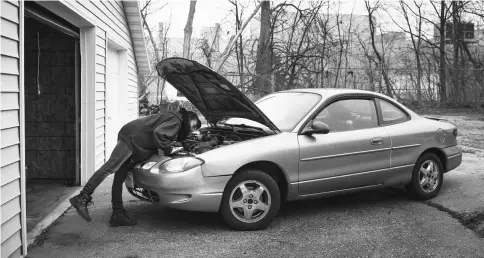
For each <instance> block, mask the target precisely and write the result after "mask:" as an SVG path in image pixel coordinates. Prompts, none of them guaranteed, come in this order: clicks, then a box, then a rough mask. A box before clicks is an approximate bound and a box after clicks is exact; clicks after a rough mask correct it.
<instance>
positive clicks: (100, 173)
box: [81, 140, 135, 209]
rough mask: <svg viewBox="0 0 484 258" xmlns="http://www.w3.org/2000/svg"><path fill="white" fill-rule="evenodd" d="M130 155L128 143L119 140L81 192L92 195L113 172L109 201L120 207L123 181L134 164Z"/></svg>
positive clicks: (121, 205) (114, 206)
mask: <svg viewBox="0 0 484 258" xmlns="http://www.w3.org/2000/svg"><path fill="white" fill-rule="evenodd" d="M131 155H132V152H131V150H130V149H129V147H128V145H127V144H126V143H125V142H124V141H123V140H119V141H118V143H117V144H116V146H115V147H114V149H113V152H112V153H111V156H110V157H109V160H108V161H107V162H106V163H104V165H102V166H101V167H100V168H99V169H98V170H97V171H96V172H95V173H94V174H93V175H92V177H91V178H90V179H89V181H88V182H87V184H86V185H85V186H84V189H82V191H81V192H82V193H84V194H87V195H92V194H93V193H94V190H96V188H97V187H98V186H99V185H100V184H101V183H102V181H104V179H106V177H107V176H108V175H110V174H113V173H115V174H114V180H113V186H112V189H111V202H112V204H113V209H116V208H122V207H123V182H124V180H125V179H126V176H127V175H128V170H130V169H131V168H133V167H134V165H135V164H134V162H132V161H131V159H130V157H131Z"/></svg>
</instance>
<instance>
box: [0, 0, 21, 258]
mask: <svg viewBox="0 0 484 258" xmlns="http://www.w3.org/2000/svg"><path fill="white" fill-rule="evenodd" d="M20 22H21V19H20V3H19V2H17V1H12V2H7V1H1V46H2V47H1V67H2V69H1V84H0V85H1V89H0V90H1V102H0V103H1V104H0V108H1V140H0V145H1V158H0V163H1V165H0V166H1V170H0V173H1V175H0V181H1V183H0V184H1V194H0V196H1V216H0V217H1V236H0V241H1V257H19V256H21V246H22V233H21V226H22V222H21V219H22V215H23V214H21V212H20V211H21V181H20V177H21V170H20V167H21V151H22V148H21V141H20V139H21V130H20V122H21V121H20V104H21V103H20V93H21V89H20V74H21V67H20V64H21V62H20V57H21V56H20V55H21V51H20V44H19V43H20V37H21V29H20Z"/></svg>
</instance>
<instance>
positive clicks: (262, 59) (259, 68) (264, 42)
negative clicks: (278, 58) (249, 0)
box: [254, 0, 273, 97]
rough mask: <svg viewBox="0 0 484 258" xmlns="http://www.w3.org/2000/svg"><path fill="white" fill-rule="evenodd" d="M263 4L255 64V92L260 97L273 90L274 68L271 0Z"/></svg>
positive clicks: (265, 0)
mask: <svg viewBox="0 0 484 258" xmlns="http://www.w3.org/2000/svg"><path fill="white" fill-rule="evenodd" d="M261 4H262V5H261V26H260V36H259V46H258V49H257V61H256V66H255V73H256V79H255V82H254V85H255V88H256V89H257V92H255V94H256V95H258V96H259V97H262V96H264V95H266V94H268V93H271V92H273V88H272V82H271V72H270V71H271V69H272V57H271V51H270V41H269V39H270V33H271V2H270V1H267V0H264V1H262V2H261Z"/></svg>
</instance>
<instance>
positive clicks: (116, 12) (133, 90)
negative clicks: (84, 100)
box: [68, 1, 138, 169]
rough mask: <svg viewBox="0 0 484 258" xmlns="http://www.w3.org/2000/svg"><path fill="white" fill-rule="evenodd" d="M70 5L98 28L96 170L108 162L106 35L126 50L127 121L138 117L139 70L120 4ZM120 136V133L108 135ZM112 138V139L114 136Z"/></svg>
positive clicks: (124, 111) (101, 2) (88, 3)
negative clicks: (106, 154)
mask: <svg viewBox="0 0 484 258" xmlns="http://www.w3.org/2000/svg"><path fill="white" fill-rule="evenodd" d="M68 5H70V6H72V8H73V9H75V10H77V13H78V14H79V15H81V16H85V17H89V18H90V19H91V20H92V21H94V22H95V23H96V25H97V26H98V27H97V28H96V40H95V42H96V57H95V62H96V63H95V70H96V75H95V80H96V86H95V88H96V93H95V94H96V102H95V120H96V121H95V127H96V128H95V137H96V138H95V144H94V146H95V155H96V159H95V160H96V164H95V168H96V169H98V168H99V167H100V166H101V165H102V164H103V163H104V162H105V161H106V158H108V157H106V156H105V146H104V143H105V133H106V132H105V123H106V121H105V116H106V111H105V100H106V95H105V90H106V47H107V39H106V37H107V34H108V35H109V37H110V38H111V39H113V40H114V41H115V42H116V43H118V44H120V45H121V46H122V47H123V48H126V49H127V58H128V60H127V64H128V76H127V78H128V86H127V87H128V89H127V92H128V96H127V97H128V103H127V105H126V110H123V111H122V112H121V113H123V114H126V115H127V120H128V121H129V120H132V119H136V118H137V117H138V76H137V74H138V68H137V66H136V60H135V54H134V49H133V43H132V39H131V32H130V30H129V27H128V21H127V19H126V14H125V11H124V5H123V3H122V2H120V1H99V2H93V1H76V2H74V1H73V2H69V3H68ZM109 133H113V134H117V132H109ZM111 137H112V136H111Z"/></svg>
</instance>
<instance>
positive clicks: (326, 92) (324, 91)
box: [279, 88, 386, 98]
mask: <svg viewBox="0 0 484 258" xmlns="http://www.w3.org/2000/svg"><path fill="white" fill-rule="evenodd" d="M279 92H305V93H316V94H320V95H322V96H323V97H325V98H328V97H331V96H335V95H340V94H365V95H372V96H380V97H384V98H386V96H385V95H383V94H380V93H376V92H373V91H367V90H357V89H346V88H301V89H292V90H284V91H279Z"/></svg>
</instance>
